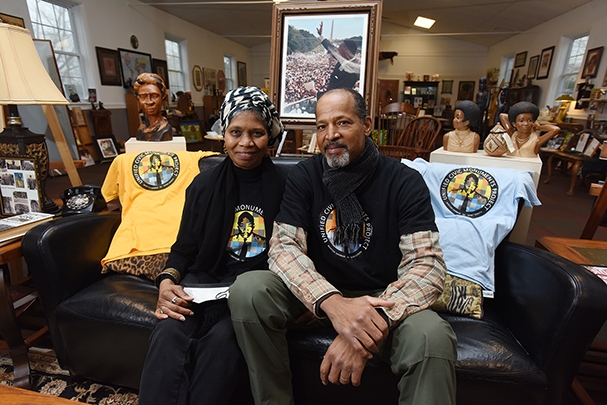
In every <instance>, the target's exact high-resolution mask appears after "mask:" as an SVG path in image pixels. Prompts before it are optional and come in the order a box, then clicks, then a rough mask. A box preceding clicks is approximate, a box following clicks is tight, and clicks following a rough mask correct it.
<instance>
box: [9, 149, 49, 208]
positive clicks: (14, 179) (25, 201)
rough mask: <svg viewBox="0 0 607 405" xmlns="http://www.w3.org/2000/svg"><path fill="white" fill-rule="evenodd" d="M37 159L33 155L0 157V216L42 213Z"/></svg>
mask: <svg viewBox="0 0 607 405" xmlns="http://www.w3.org/2000/svg"><path fill="white" fill-rule="evenodd" d="M38 174H39V169H38V159H37V158H36V157H35V156H33V155H13V156H9V155H0V196H1V208H0V215H2V216H13V215H20V214H27V213H30V212H42V206H43V204H44V200H43V197H42V190H41V189H40V178H39V175H38Z"/></svg>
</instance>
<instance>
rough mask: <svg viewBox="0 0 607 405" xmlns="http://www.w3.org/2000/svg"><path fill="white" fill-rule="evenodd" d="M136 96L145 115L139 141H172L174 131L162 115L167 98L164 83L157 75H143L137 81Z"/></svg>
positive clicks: (138, 130) (139, 130) (138, 135)
mask: <svg viewBox="0 0 607 405" xmlns="http://www.w3.org/2000/svg"><path fill="white" fill-rule="evenodd" d="M133 88H134V89H135V94H137V99H138V100H139V106H140V108H141V110H143V112H144V113H145V118H144V120H143V124H141V126H140V127H139V128H137V135H136V138H137V140H138V141H154V142H155V141H170V140H172V139H173V129H172V128H171V126H170V125H169V121H167V119H166V118H165V117H164V116H163V115H162V104H163V103H164V101H165V100H166V98H167V89H166V86H165V84H164V81H163V80H162V78H161V77H160V76H158V75H157V74H155V73H142V74H140V75H139V76H137V80H135V85H134V86H133Z"/></svg>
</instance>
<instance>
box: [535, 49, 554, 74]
mask: <svg viewBox="0 0 607 405" xmlns="http://www.w3.org/2000/svg"><path fill="white" fill-rule="evenodd" d="M553 55H554V46H551V47H549V48H544V49H542V53H541V54H540V61H539V62H540V66H539V69H538V71H537V79H538V80H541V79H547V78H548V76H549V75H550V66H551V65H552V56H553Z"/></svg>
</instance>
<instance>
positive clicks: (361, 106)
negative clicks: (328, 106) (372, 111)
mask: <svg viewBox="0 0 607 405" xmlns="http://www.w3.org/2000/svg"><path fill="white" fill-rule="evenodd" d="M334 91H344V92H346V93H350V95H352V97H353V98H354V113H355V114H356V116H357V117H358V119H359V120H360V122H365V119H366V118H367V103H365V99H364V98H363V96H362V95H361V94H360V93H359V92H357V91H356V90H354V89H351V88H348V87H344V88H341V89H331V90H329V91H327V92H326V93H323V95H322V96H320V98H319V99H318V100H319V101H320V99H321V98H323V97H324V96H325V95H326V94H329V93H332V92H334ZM316 105H318V103H317V104H316Z"/></svg>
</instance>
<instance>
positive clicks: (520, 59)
mask: <svg viewBox="0 0 607 405" xmlns="http://www.w3.org/2000/svg"><path fill="white" fill-rule="evenodd" d="M525 63H527V51H525V52H520V53H517V54H516V56H515V57H514V67H515V68H518V67H523V66H525Z"/></svg>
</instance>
